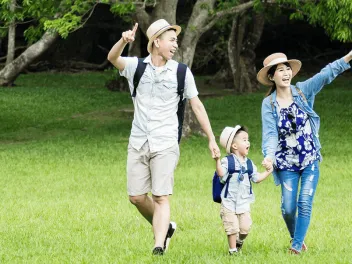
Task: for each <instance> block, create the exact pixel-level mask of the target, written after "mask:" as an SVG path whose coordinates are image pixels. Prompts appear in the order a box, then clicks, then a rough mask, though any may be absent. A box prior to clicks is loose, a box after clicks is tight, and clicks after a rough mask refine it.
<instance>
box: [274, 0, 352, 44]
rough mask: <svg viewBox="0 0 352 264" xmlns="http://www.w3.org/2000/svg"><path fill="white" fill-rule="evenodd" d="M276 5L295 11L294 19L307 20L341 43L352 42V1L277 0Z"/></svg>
mask: <svg viewBox="0 0 352 264" xmlns="http://www.w3.org/2000/svg"><path fill="white" fill-rule="evenodd" d="M273 2H274V3H273V4H274V5H276V6H278V7H281V8H290V9H292V10H293V12H292V14H291V18H292V19H300V20H305V21H307V22H308V23H310V24H312V25H320V26H322V27H323V28H324V29H325V31H326V33H327V34H328V36H329V37H330V38H331V39H333V40H339V41H341V42H352V16H351V14H352V1H349V0H327V1H318V0H313V1H297V0H277V1H273Z"/></svg>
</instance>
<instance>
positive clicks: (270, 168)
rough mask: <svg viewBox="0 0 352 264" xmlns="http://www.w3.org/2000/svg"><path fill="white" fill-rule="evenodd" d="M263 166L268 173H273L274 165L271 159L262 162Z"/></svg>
mask: <svg viewBox="0 0 352 264" xmlns="http://www.w3.org/2000/svg"><path fill="white" fill-rule="evenodd" d="M262 165H263V167H264V168H265V169H266V171H267V172H272V171H273V163H272V161H271V159H270V158H265V159H264V160H263V162H262Z"/></svg>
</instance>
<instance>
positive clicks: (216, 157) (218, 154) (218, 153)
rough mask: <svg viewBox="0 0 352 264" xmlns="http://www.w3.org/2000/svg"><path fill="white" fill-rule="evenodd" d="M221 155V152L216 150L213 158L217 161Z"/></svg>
mask: <svg viewBox="0 0 352 264" xmlns="http://www.w3.org/2000/svg"><path fill="white" fill-rule="evenodd" d="M220 157H221V153H220V152H216V153H215V155H214V160H216V161H218V160H219V159H220Z"/></svg>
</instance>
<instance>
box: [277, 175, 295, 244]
mask: <svg viewBox="0 0 352 264" xmlns="http://www.w3.org/2000/svg"><path fill="white" fill-rule="evenodd" d="M279 178H280V182H281V194H282V196H281V213H282V217H283V218H284V220H285V223H286V226H287V229H288V232H289V233H290V236H291V238H293V237H294V234H295V228H296V212H297V193H298V183H299V178H300V173H299V172H295V171H279Z"/></svg>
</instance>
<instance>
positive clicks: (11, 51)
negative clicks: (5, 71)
mask: <svg viewBox="0 0 352 264" xmlns="http://www.w3.org/2000/svg"><path fill="white" fill-rule="evenodd" d="M15 9H16V0H12V1H11V3H10V11H11V12H12V13H14V12H15ZM15 39H16V21H15V19H13V21H11V23H10V25H9V33H8V42H7V43H8V44H7V57H6V65H7V64H9V63H11V62H12V61H13V60H14V58H15Z"/></svg>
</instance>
